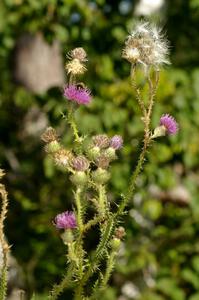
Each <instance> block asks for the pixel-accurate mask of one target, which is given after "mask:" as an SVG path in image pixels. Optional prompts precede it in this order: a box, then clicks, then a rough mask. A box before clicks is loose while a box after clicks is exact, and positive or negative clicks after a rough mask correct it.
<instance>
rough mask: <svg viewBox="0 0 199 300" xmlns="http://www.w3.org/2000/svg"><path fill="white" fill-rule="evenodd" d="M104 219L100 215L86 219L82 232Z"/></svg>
mask: <svg viewBox="0 0 199 300" xmlns="http://www.w3.org/2000/svg"><path fill="white" fill-rule="evenodd" d="M103 220H104V217H102V216H95V217H94V219H92V220H90V221H88V222H87V223H86V224H85V225H84V233H85V232H86V231H88V230H89V229H90V228H91V227H92V226H95V225H97V224H98V223H100V222H102V221H103Z"/></svg>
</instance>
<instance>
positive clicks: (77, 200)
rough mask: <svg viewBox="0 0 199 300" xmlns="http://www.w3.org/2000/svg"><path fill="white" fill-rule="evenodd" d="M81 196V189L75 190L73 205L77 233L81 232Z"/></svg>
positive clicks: (82, 226)
mask: <svg viewBox="0 0 199 300" xmlns="http://www.w3.org/2000/svg"><path fill="white" fill-rule="evenodd" d="M81 194H82V189H81V188H77V190H76V192H75V204H76V209H77V225H78V229H79V232H80V233H82V232H83V228H84V225H83V207H82V203H81Z"/></svg>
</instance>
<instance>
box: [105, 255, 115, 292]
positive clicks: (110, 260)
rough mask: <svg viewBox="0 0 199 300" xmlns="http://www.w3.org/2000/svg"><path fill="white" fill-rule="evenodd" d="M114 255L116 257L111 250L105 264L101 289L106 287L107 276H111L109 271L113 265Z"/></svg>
mask: <svg viewBox="0 0 199 300" xmlns="http://www.w3.org/2000/svg"><path fill="white" fill-rule="evenodd" d="M115 257H116V252H115V251H112V252H111V254H110V256H109V257H108V258H107V266H106V271H105V275H104V278H103V282H102V289H104V288H105V287H106V285H107V283H108V281H109V278H110V276H111V273H112V271H113V268H114V265H115Z"/></svg>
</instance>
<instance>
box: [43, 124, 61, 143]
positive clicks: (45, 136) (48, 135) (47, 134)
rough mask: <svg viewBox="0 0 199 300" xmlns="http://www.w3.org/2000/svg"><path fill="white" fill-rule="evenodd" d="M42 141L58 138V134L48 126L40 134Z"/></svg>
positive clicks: (48, 141) (52, 140)
mask: <svg viewBox="0 0 199 300" xmlns="http://www.w3.org/2000/svg"><path fill="white" fill-rule="evenodd" d="M41 139H42V141H44V142H45V143H50V142H54V141H57V140H58V135H57V133H56V131H55V129H54V128H52V127H48V128H47V129H46V130H45V131H44V133H43V134H42V135H41Z"/></svg>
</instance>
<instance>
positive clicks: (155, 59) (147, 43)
mask: <svg viewBox="0 0 199 300" xmlns="http://www.w3.org/2000/svg"><path fill="white" fill-rule="evenodd" d="M138 54H139V55H138ZM168 54H169V46H168V41H167V39H166V38H165V36H164V34H163V33H162V30H161V28H158V27H157V26H155V25H153V24H149V23H148V22H143V21H139V22H137V23H136V24H135V26H134V28H133V30H132V32H131V33H130V34H129V36H128V37H127V39H126V42H125V47H124V49H123V52H122V56H123V58H125V59H127V60H128V61H129V62H131V63H133V64H137V63H138V64H142V65H143V66H144V67H145V68H148V67H150V66H153V67H155V68H156V69H159V68H160V67H161V66H162V65H164V64H169V63H170V62H169V59H168Z"/></svg>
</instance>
